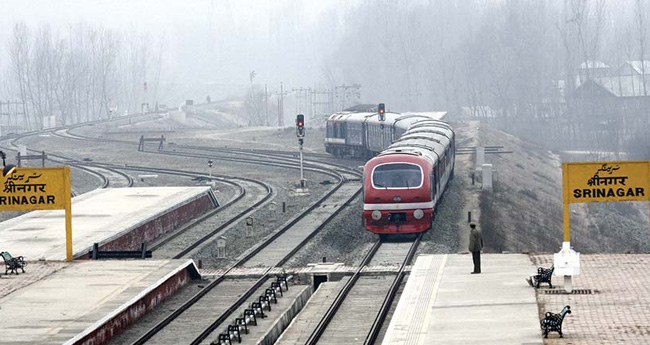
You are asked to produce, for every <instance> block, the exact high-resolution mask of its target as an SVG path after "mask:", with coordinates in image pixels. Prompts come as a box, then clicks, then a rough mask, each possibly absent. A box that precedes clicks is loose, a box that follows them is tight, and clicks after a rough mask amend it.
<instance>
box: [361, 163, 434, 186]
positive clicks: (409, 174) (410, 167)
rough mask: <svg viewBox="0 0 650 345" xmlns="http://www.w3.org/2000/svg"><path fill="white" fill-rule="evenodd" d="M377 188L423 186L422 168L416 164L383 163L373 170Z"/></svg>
mask: <svg viewBox="0 0 650 345" xmlns="http://www.w3.org/2000/svg"><path fill="white" fill-rule="evenodd" d="M372 186H373V187H374V188H375V189H388V188H419V187H422V169H420V167H419V166H417V165H415V164H409V163H394V164H382V165H378V166H377V167H375V169H374V170H373V172H372Z"/></svg>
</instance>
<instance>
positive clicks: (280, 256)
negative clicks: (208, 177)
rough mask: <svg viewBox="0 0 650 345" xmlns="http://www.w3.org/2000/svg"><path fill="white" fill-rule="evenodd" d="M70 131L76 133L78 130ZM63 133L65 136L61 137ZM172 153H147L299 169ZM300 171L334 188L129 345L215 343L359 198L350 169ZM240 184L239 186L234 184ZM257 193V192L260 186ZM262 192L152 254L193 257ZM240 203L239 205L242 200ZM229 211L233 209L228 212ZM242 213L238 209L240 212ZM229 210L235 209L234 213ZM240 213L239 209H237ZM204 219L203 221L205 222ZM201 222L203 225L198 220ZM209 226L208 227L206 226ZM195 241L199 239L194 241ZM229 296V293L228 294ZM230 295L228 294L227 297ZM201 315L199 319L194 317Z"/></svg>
mask: <svg viewBox="0 0 650 345" xmlns="http://www.w3.org/2000/svg"><path fill="white" fill-rule="evenodd" d="M80 126H81V125H79V126H75V128H77V127H80ZM62 132H63V133H65V134H62ZM51 133H52V135H53V136H57V137H63V138H67V139H75V140H86V141H96V142H108V143H123V144H137V142H134V141H122V140H113V139H102V138H90V137H83V136H78V135H76V134H72V133H71V132H70V129H57V130H55V131H52V132H51ZM173 148H174V150H175V151H162V152H147V153H156V154H164V155H174V156H183V157H187V158H201V159H204V158H217V159H221V160H226V161H233V162H239V163H251V164H258V165H262V166H272V167H277V168H289V169H298V168H299V163H298V160H297V159H296V158H295V156H294V155H295V153H288V152H267V151H264V152H245V151H242V150H232V149H219V150H217V149H214V148H206V147H197V146H187V147H185V146H182V145H174V146H173ZM94 165H95V166H97V167H104V168H106V167H108V168H112V169H117V168H118V166H111V165H108V164H97V163H95V164H94ZM119 169H124V170H138V171H147V172H155V173H166V174H174V175H178V176H202V177H203V178H205V175H204V174H200V173H197V172H191V171H179V170H173V169H158V168H150V167H134V166H128V167H121V166H120V167H119ZM305 170H308V171H312V172H317V173H322V174H326V175H328V176H331V177H333V178H334V179H336V180H337V182H336V184H335V185H334V187H333V188H331V189H330V190H329V192H328V193H327V194H326V195H324V196H323V197H322V198H320V199H319V200H318V201H317V202H316V203H314V204H312V205H311V206H310V207H308V208H306V209H305V210H303V211H302V212H301V213H300V214H298V215H297V216H295V217H293V218H292V219H290V220H288V221H287V222H286V223H285V224H283V225H282V226H281V227H279V228H278V229H276V230H275V231H273V232H272V233H271V234H269V235H268V236H266V237H265V238H264V239H262V240H261V241H260V242H259V243H258V244H256V245H255V246H253V247H252V248H251V249H250V250H248V251H246V252H245V253H244V254H242V255H240V257H239V258H238V259H237V261H236V262H235V263H234V264H233V265H231V266H230V267H229V268H228V269H227V270H226V271H225V273H224V274H222V275H221V276H219V277H218V278H216V279H215V280H213V281H212V282H210V283H209V284H208V285H207V286H205V287H204V288H203V289H202V290H201V291H200V292H199V293H198V294H196V295H194V296H193V297H192V298H190V299H189V300H188V301H187V302H185V303H184V304H183V305H182V306H181V307H179V308H177V309H175V310H174V311H173V312H171V313H169V314H168V315H167V316H166V317H165V318H164V319H162V320H161V321H160V322H158V323H157V324H156V325H155V326H153V327H152V328H151V329H150V330H149V331H147V332H146V333H144V334H142V335H141V336H140V337H139V338H138V339H137V340H135V341H134V342H133V344H144V343H155V344H166V343H169V344H177V343H189V344H200V343H202V342H203V341H205V340H206V339H208V338H214V337H215V336H216V334H217V333H218V329H219V327H222V323H223V322H224V321H225V320H226V319H228V318H229V317H230V315H232V313H234V312H235V311H236V310H238V308H240V307H241V306H242V304H243V303H245V302H246V300H247V298H248V297H250V296H252V295H254V294H255V293H256V292H257V291H258V289H260V287H261V286H262V284H264V283H265V282H266V281H267V280H268V279H269V278H270V277H271V275H270V273H269V272H270V271H271V270H272V269H274V268H279V267H282V265H283V264H285V263H286V262H287V260H289V259H290V258H291V257H292V256H293V255H295V253H296V252H298V251H299V250H300V249H301V248H302V247H303V246H305V245H306V244H307V243H308V242H309V240H310V239H311V238H313V236H314V235H316V234H317V233H318V232H319V231H320V230H321V229H323V228H324V227H325V226H326V225H327V224H328V223H329V222H330V221H331V220H332V219H334V217H335V216H336V215H337V214H338V213H340V212H341V210H343V208H344V207H345V206H346V205H347V204H349V202H350V201H351V200H353V199H354V198H355V197H357V196H358V195H359V194H360V192H361V186H360V183H358V182H359V181H360V176H361V174H360V173H359V172H358V171H355V170H354V169H351V168H349V167H347V166H342V165H335V164H331V163H328V162H324V161H319V160H317V159H313V160H306V161H305ZM238 179H239V180H240V181H241V180H243V179H241V178H238ZM239 185H240V187H241V190H244V191H249V190H252V189H251V187H253V188H256V187H254V185H255V182H254V181H246V182H241V183H239ZM257 187H261V186H260V185H259V184H258V185H257ZM262 189H266V190H267V193H266V195H265V196H264V197H261V198H259V199H255V198H251V200H253V199H255V200H256V202H254V204H253V205H252V206H250V207H247V208H246V209H245V210H243V211H241V212H237V211H234V213H235V216H234V217H233V218H230V219H229V220H228V221H226V222H223V223H222V225H219V226H216V227H214V226H213V225H215V224H212V225H211V226H206V228H210V229H211V230H210V231H207V232H206V233H201V234H200V235H199V234H196V233H195V234H192V235H190V232H182V233H179V234H177V235H173V236H170V237H168V238H165V239H161V240H160V242H157V243H155V244H154V248H155V249H156V250H161V252H166V253H167V254H165V255H172V254H173V253H176V252H177V254H176V255H174V256H173V257H174V258H179V257H184V256H188V255H192V253H194V252H196V251H197V250H200V248H201V246H202V245H203V244H204V243H206V242H208V240H209V239H211V238H214V237H215V236H217V235H218V234H220V233H222V232H223V231H225V229H226V227H227V226H229V225H232V224H236V223H237V222H238V221H240V220H241V219H242V218H243V217H244V216H245V215H247V214H249V213H250V212H253V211H254V209H255V208H256V207H260V206H261V205H263V203H264V202H266V201H268V200H269V198H270V197H271V195H272V189H271V188H270V186H269V187H268V188H260V190H258V191H256V192H255V193H251V194H256V195H260V194H263V193H260V192H262ZM246 194H248V193H247V192H242V193H240V197H241V199H243V198H245V197H246ZM241 199H240V200H241ZM229 207H233V206H229ZM241 208H243V206H242V207H241ZM233 209H234V207H233ZM238 210H239V209H238ZM208 218H209V217H206V219H208ZM201 222H205V220H202V221H201ZM206 224H208V223H206ZM196 237H200V238H199V239H196ZM188 238H190V240H191V241H192V245H190V246H187V247H186V248H184V249H182V250H180V251H179V249H180V247H179V244H180V243H185V242H187V240H188ZM254 266H263V267H266V269H265V273H264V274H263V276H262V277H261V278H260V279H257V280H254V281H253V280H235V281H233V280H231V279H230V278H228V274H229V273H230V272H231V271H232V270H233V269H235V268H238V267H254ZM232 290H234V291H232ZM230 292H232V294H231V293H230ZM224 296H240V298H238V299H236V301H234V302H233V303H232V304H230V305H229V306H228V307H227V308H226V307H224V306H227V305H228V304H224V303H223V300H222V298H223V297H224ZM197 315H200V317H197Z"/></svg>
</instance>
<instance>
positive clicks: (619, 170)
mask: <svg viewBox="0 0 650 345" xmlns="http://www.w3.org/2000/svg"><path fill="white" fill-rule="evenodd" d="M562 187H563V188H562V189H563V191H562V203H563V215H564V216H563V218H564V241H563V243H562V250H561V251H560V252H559V253H557V254H555V256H554V260H553V261H554V266H555V271H554V272H555V274H556V275H558V276H564V277H565V278H564V280H565V289H567V291H570V290H571V276H573V275H578V274H580V254H579V253H576V252H575V251H573V250H572V249H571V223H570V217H571V212H570V204H574V203H587V202H617V201H650V161H611V162H585V163H563V164H562ZM648 236H649V237H648V238H649V239H650V231H649V233H648ZM567 284H568V287H567Z"/></svg>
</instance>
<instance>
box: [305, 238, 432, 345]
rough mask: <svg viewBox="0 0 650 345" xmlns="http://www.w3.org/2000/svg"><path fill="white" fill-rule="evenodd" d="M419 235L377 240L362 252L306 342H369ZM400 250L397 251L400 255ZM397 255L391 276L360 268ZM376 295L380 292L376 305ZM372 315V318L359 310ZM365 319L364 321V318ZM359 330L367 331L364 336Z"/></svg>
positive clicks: (313, 344) (394, 292)
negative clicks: (398, 260)
mask: <svg viewBox="0 0 650 345" xmlns="http://www.w3.org/2000/svg"><path fill="white" fill-rule="evenodd" d="M421 238H422V235H421V234H420V235H418V236H417V238H416V239H415V241H413V242H401V243H387V242H381V241H377V242H375V244H374V245H373V246H372V248H371V249H370V250H369V251H368V253H366V255H365V257H364V259H363V261H362V264H361V265H360V266H359V268H358V269H357V271H356V272H355V273H354V274H353V275H352V277H350V279H349V280H348V281H347V283H346V284H345V285H344V286H343V288H342V289H341V290H340V291H339V293H338V294H337V296H336V297H335V298H334V301H333V302H332V304H331V305H330V307H329V308H328V310H327V312H326V313H325V315H324V316H323V318H322V319H321V320H320V321H319V322H318V324H317V325H316V326H315V328H314V330H313V331H312V333H311V335H310V337H309V339H308V340H307V342H306V345H315V344H373V343H374V341H375V340H376V337H377V335H378V333H379V330H380V329H381V325H382V324H383V322H384V320H385V318H386V314H387V313H388V310H389V309H390V306H391V305H392V302H393V299H394V297H395V294H396V293H397V290H398V288H399V286H400V284H401V282H402V279H403V277H404V270H405V268H406V265H407V264H408V263H409V262H410V261H411V260H412V258H413V256H414V255H415V252H416V250H417V247H418V246H419V244H420V240H421ZM400 254H401V255H400ZM396 258H401V259H402V262H401V266H400V270H399V271H398V273H397V275H396V276H395V278H394V279H392V280H390V279H386V278H385V277H384V276H375V275H364V274H363V269H364V268H365V267H366V266H368V265H370V264H371V263H372V264H377V263H384V262H385V260H387V259H388V260H391V261H394V260H395V259H396ZM377 296H384V298H383V302H382V304H381V305H380V306H378V305H377V303H376V302H377ZM360 313H363V314H364V315H373V314H374V315H376V316H375V318H374V321H372V322H370V320H368V319H367V318H360V317H359V314H360ZM366 320H367V321H368V322H364V321H366ZM359 334H367V335H366V337H365V339H364V338H363V337H359Z"/></svg>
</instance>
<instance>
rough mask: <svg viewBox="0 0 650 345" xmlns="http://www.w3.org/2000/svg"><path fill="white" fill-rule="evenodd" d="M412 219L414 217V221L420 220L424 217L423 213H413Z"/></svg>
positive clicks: (416, 211)
mask: <svg viewBox="0 0 650 345" xmlns="http://www.w3.org/2000/svg"><path fill="white" fill-rule="evenodd" d="M413 217H415V219H422V218H423V217H424V211H422V210H420V209H417V210H415V211H413Z"/></svg>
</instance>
